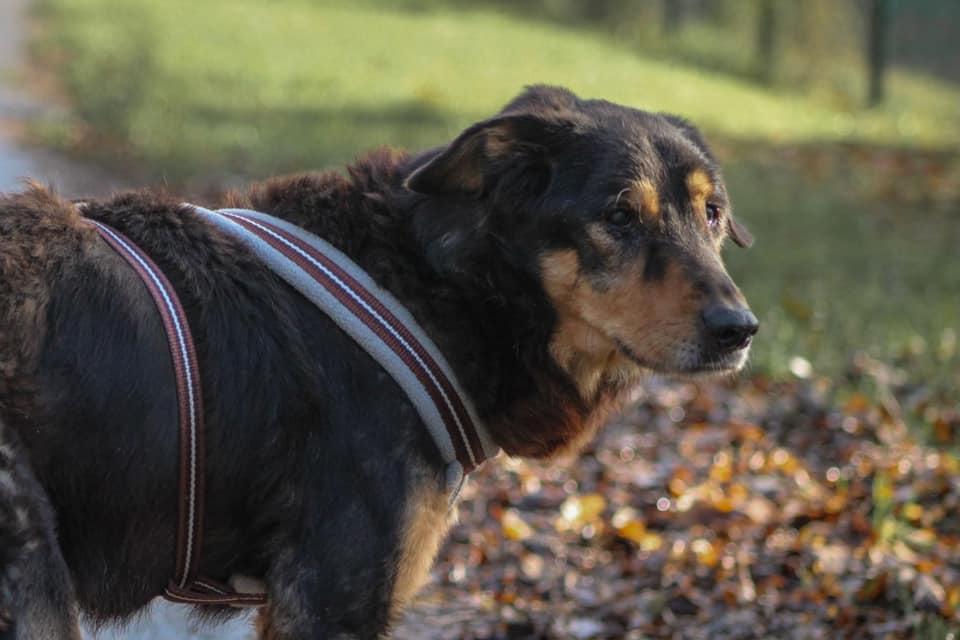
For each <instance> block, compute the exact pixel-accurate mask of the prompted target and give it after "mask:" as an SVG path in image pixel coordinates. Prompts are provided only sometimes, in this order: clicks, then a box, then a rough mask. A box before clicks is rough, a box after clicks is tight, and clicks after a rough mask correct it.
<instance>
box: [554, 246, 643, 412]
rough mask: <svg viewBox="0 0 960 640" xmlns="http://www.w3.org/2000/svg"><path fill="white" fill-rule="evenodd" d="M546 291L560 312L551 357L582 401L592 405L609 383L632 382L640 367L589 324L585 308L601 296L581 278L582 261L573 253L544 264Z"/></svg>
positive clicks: (557, 254)
mask: <svg viewBox="0 0 960 640" xmlns="http://www.w3.org/2000/svg"><path fill="white" fill-rule="evenodd" d="M541 272H542V273H543V280H544V288H545V289H546V290H547V294H548V295H549V296H550V299H551V300H552V301H553V303H554V306H555V307H556V310H557V315H558V320H557V326H556V327H555V328H554V332H553V336H551V339H550V355H552V356H553V359H554V361H555V362H556V363H557V364H558V365H559V366H560V367H561V368H562V369H563V370H564V371H566V372H567V374H568V375H569V376H570V377H571V379H572V380H573V382H574V384H575V385H576V387H577V390H578V391H579V392H580V397H581V398H583V399H584V400H587V401H592V400H593V398H594V396H595V395H596V393H597V391H598V389H599V388H600V386H601V385H602V383H603V382H604V381H605V380H610V379H613V378H620V377H623V378H628V377H630V376H631V375H632V373H633V372H634V371H635V370H636V366H635V365H634V364H633V363H632V362H630V361H629V360H627V359H626V358H625V357H624V356H623V355H622V354H620V352H619V350H618V348H617V345H616V343H615V342H614V341H613V340H612V339H611V338H610V336H608V335H607V334H606V333H604V332H603V331H602V330H601V329H600V328H598V326H597V325H593V324H591V323H589V322H587V321H585V317H586V312H585V309H584V308H583V306H584V305H585V304H592V302H593V300H594V297H595V296H596V295H598V294H595V292H593V290H592V288H591V287H590V284H589V283H588V282H586V281H585V280H583V279H582V278H581V277H580V261H579V260H578V258H577V254H576V252H575V251H573V250H572V249H570V250H565V251H558V252H555V253H551V254H547V255H546V256H544V257H543V258H542V260H541Z"/></svg>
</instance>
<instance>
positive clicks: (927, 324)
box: [0, 0, 960, 638]
mask: <svg viewBox="0 0 960 640" xmlns="http://www.w3.org/2000/svg"><path fill="white" fill-rule="evenodd" d="M3 4H4V6H3V8H2V9H0V11H2V12H3V15H0V18H3V19H2V20H0V25H3V26H0V36H3V37H0V42H2V43H3V46H2V48H0V67H3V68H4V69H5V73H4V75H3V77H2V81H3V83H4V86H3V88H2V89H0V188H3V189H12V188H15V187H16V179H17V177H18V176H21V175H32V176H33V177H36V178H39V179H41V180H46V181H49V182H52V183H53V184H54V185H55V186H57V187H58V188H59V189H60V190H61V192H63V193H65V194H66V195H69V196H74V197H85V196H89V195H98V194H104V193H108V192H109V191H110V190H112V189H114V188H117V187H119V186H124V185H132V184H136V185H146V184H153V185H158V184H159V185H164V186H166V187H167V188H170V189H174V190H180V191H183V192H184V193H187V194H190V195H191V196H194V197H196V198H198V199H201V200H202V198H204V197H206V196H208V195H211V194H215V193H217V192H218V191H220V190H222V189H224V188H226V187H229V186H232V185H236V184H238V183H241V182H244V181H246V180H249V179H253V178H259V177H264V176H268V175H274V174H279V173H283V172H288V171H302V170H315V169H323V168H328V167H335V166H340V165H342V164H343V163H345V162H349V161H350V160H351V159H352V158H354V157H355V156H356V155H357V154H358V153H360V152H362V151H363V150H365V149H370V148H372V147H376V146H378V145H384V144H388V145H393V146H399V147H409V148H413V149H420V148H425V147H429V146H434V145H437V144H441V143H443V142H444V141H446V140H449V139H450V138H451V137H452V136H454V135H455V134H456V133H457V132H458V131H460V130H461V129H463V128H464V127H466V126H468V125H469V124H470V123H472V122H474V121H476V120H479V119H482V118H485V117H488V116H490V115H491V114H493V113H495V112H496V111H497V110H498V109H499V108H500V107H501V106H502V105H503V104H504V103H505V102H507V101H508V100H509V99H510V98H511V97H512V96H513V95H515V94H516V93H517V92H519V91H520V90H521V88H522V87H523V86H524V85H526V84H531V83H552V84H559V85H564V86H566V87H569V88H570V89H572V90H573V91H575V92H577V93H578V94H580V95H581V96H584V97H598V98H605V99H608V100H611V101H615V102H621V103H624V104H628V105H631V106H635V107H638V108H642V109H646V110H651V111H667V112H671V113H676V114H679V115H682V116H684V117H686V118H689V119H690V120H692V121H693V122H694V123H696V124H697V125H698V126H700V127H701V128H702V129H703V130H704V131H705V133H706V135H707V137H708V140H709V141H710V142H711V144H712V145H713V146H714V147H715V149H716V151H717V153H718V155H719V157H720V159H721V161H722V164H723V166H724V169H725V173H726V178H727V181H728V183H729V189H730V192H731V196H732V200H733V203H734V207H735V210H736V212H737V214H738V215H739V217H740V218H741V219H742V220H744V221H745V222H746V223H747V225H748V226H749V227H750V228H751V229H752V230H753V232H754V234H755V235H756V236H757V243H756V245H755V247H754V248H753V249H751V250H749V251H738V250H735V249H733V248H732V249H729V250H728V251H727V259H728V262H729V265H730V269H731V271H732V273H733V275H734V277H735V279H736V280H737V282H738V283H739V284H740V286H741V288H742V289H743V290H744V292H745V293H746V295H747V297H748V299H749V300H750V302H751V305H752V306H753V308H754V310H755V311H756V312H757V315H758V317H760V319H761V324H762V328H761V333H760V334H759V336H758V338H757V340H756V342H755V347H754V351H753V356H752V361H751V365H750V368H749V370H748V371H747V372H745V373H744V374H743V375H742V376H740V378H739V379H738V380H737V381H727V382H724V383H719V384H696V385H691V384H686V383H676V382H669V381H654V382H652V383H651V385H650V388H649V389H648V390H647V393H646V395H644V396H643V397H640V398H638V401H639V405H638V406H637V408H636V409H631V410H630V411H629V412H628V413H627V414H625V415H624V416H623V417H622V418H621V419H619V420H618V421H617V423H616V424H614V425H612V426H611V428H610V429H609V430H608V431H607V432H606V433H605V434H604V435H603V436H602V438H601V439H600V441H598V443H597V444H596V445H595V448H594V449H592V450H591V451H590V452H588V455H587V456H586V457H585V458H584V459H583V460H581V461H580V462H574V461H567V462H566V463H565V464H564V465H562V466H563V470H558V468H557V466H556V465H534V464H527V463H521V462H513V461H510V462H508V463H506V464H503V465H500V466H499V467H497V468H495V469H487V470H485V471H483V472H481V474H480V477H479V478H478V480H477V482H475V483H473V485H472V487H473V489H472V490H471V491H470V492H468V494H467V496H466V500H465V501H464V503H463V506H462V511H461V513H462V518H461V520H462V522H463V524H461V525H460V527H458V528H457V530H455V532H454V535H453V536H452V540H451V543H450V544H449V545H448V547H447V549H446V550H445V552H444V556H443V557H442V558H441V561H440V563H439V564H438V567H437V570H436V571H435V572H434V582H433V584H432V585H431V587H430V588H429V589H428V590H427V592H426V593H425V595H424V596H423V598H422V601H421V605H419V607H418V608H417V609H415V610H414V612H413V614H412V615H411V616H409V617H408V619H407V621H406V622H405V625H406V626H404V627H402V628H401V634H400V635H401V636H402V635H403V633H408V634H409V635H408V636H405V637H411V638H412V637H421V638H431V637H451V638H458V637H477V638H481V637H483V638H494V637H511V638H513V637H517V638H519V637H577V638H581V637H582V638H593V637H598V638H600V637H604V638H605V637H633V638H641V637H661V636H662V637H711V638H725V637H742V638H748V637H778V638H786V637H894V638H900V637H903V638H913V637H922V638H948V637H950V638H956V637H960V635H958V634H960V631H958V629H960V622H958V621H960V617H958V614H957V607H958V606H960V578H958V576H960V560H958V558H960V521H958V511H960V502H958V495H960V480H958V478H960V463H958V458H957V454H958V447H960V392H958V389H960V353H958V345H957V340H958V336H957V332H958V331H960V257H958V247H960V3H958V2H957V1H956V0H913V1H907V0H527V1H525V2H511V1H510V0H446V1H444V0H393V1H389V0H270V1H266V0H204V1H203V2H196V1H195V0H163V1H159V0H157V1H152V0H36V1H34V2H30V1H28V0H3ZM638 425H639V428H638ZM753 427H756V428H757V431H752V430H751V429H752V428H753ZM691 434H693V435H691ZM691 437H693V438H694V440H693V441H691V442H689V443H687V446H688V447H689V448H688V449H686V450H684V449H683V446H684V444H683V443H684V442H686V438H691ZM638 438H639V440H638ZM757 456H759V457H757ZM488 466H490V465H488ZM492 486H496V487H498V489H497V492H496V494H495V495H494V494H492V493H491V487H492ZM664 501H666V502H664ZM758 505H759V506H758ZM697 509H701V511H697ZM702 509H708V510H712V511H709V513H707V512H703V511H702ZM558 513H559V514H560V515H558ZM691 513H696V514H698V516H697V517H692V516H690V515H689V514H691ZM731 514H733V515H731ZM734 516H742V520H738V519H737V518H735V517H734ZM856 516H859V519H858V517H856ZM685 518H686V519H685ZM711 518H715V519H711ZM704 523H708V524H709V526H704ZM478 532H480V533H478ZM478 536H479V538H478ZM778 536H779V537H778ZM491 548H492V549H495V551H491ZM481 549H483V551H481ZM745 549H746V551H745ZM597 567H605V568H604V569H603V570H602V571H601V570H600V569H598V568H597ZM770 567H773V568H772V569H771V568H770ZM597 571H601V573H602V574H603V575H602V576H599V577H598V576H596V575H595V573H596V572H597ZM603 572H607V573H603ZM611 572H612V573H611ZM650 576H655V578H656V579H655V580H653V581H652V582H650ZM638 581H639V582H638ZM611 585H613V586H611ZM618 585H619V586H618ZM778 594H779V595H778ZM618 602H629V605H616V603H618ZM618 607H619V608H618ZM737 616H739V617H737ZM718 621H719V622H718ZM708 623H709V624H708ZM714 623H716V624H720V625H721V626H719V627H717V626H714V627H711V626H709V625H710V624H714ZM418 624H419V625H422V626H417V625H418ZM778 624H780V625H782V628H780V627H777V626H776V625H778ZM723 625H726V626H723ZM818 625H819V626H818ZM838 629H840V630H842V632H837V633H840V635H833V634H834V631H830V630H838ZM143 633H147V632H143ZM157 633H160V632H157ZM182 633H185V632H182ZM444 633H445V634H447V635H443V634H444ZM670 634H674V635H673V636H671V635H670ZM676 634H679V635H676ZM697 634H700V635H697ZM703 634H706V635H703ZM738 634H739V635H738ZM818 634H826V635H818ZM844 634H846V635H844ZM118 637H123V636H118ZM138 637H139V636H138ZM144 637H147V636H144ZM151 637H154V636H151ZM155 637H161V636H155ZM163 637H166V636H163ZM211 637H221V636H217V635H214V636H211Z"/></svg>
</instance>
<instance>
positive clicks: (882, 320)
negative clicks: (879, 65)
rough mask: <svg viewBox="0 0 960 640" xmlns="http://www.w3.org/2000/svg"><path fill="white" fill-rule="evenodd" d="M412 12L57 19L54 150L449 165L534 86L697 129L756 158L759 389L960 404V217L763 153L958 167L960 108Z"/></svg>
mask: <svg viewBox="0 0 960 640" xmlns="http://www.w3.org/2000/svg"><path fill="white" fill-rule="evenodd" d="M409 6H410V3H402V2H398V3H388V2H375V1H374V0H364V1H363V2H348V1H346V0H327V1H322V0H310V1H308V0H272V1H271V2H263V1H261V0H229V1H228V0H205V1H204V2H196V1H195V0H165V1H163V2H160V1H152V0H42V2H41V5H40V12H39V16H40V26H41V30H40V33H41V36H40V38H39V40H38V42H37V46H36V50H37V52H38V56H39V59H40V60H41V61H44V60H45V61H46V64H47V66H48V68H52V69H54V70H55V73H56V74H57V75H58V77H59V78H60V79H61V83H62V85H63V87H64V88H65V89H66V93H67V96H68V99H69V100H70V101H71V106H72V108H73V110H72V111H73V114H74V116H75V117H74V119H72V120H71V121H69V122H68V123H67V124H66V125H65V126H60V125H57V126H55V127H53V128H48V129H47V130H46V135H47V137H48V139H49V140H54V141H56V142H58V143H59V144H63V145H65V146H75V147H78V148H79V150H80V151H81V152H85V153H93V154H96V153H98V152H99V153H100V154H101V155H102V156H109V157H111V158H116V157H117V154H118V153H122V154H123V157H125V158H132V159H133V160H134V161H137V162H138V164H140V165H144V166H146V167H148V168H149V170H150V172H151V175H154V176H156V178H157V179H170V180H173V181H176V180H179V179H183V178H185V177H188V176H211V175H212V176H224V175H229V174H240V175H244V176H258V175H266V174H276V173H281V172H285V171H290V170H297V169H310V168H317V167H325V166H330V165H335V164H340V163H342V162H344V161H347V160H349V159H351V158H352V157H354V156H355V155H356V154H357V153H358V152H360V151H361V150H363V149H367V148H371V147H374V146H378V145H381V144H392V145H396V146H403V147H412V148H424V147H428V146H432V145H435V144H439V143H441V142H442V141H444V140H447V139H449V138H450V137H451V136H452V135H454V134H455V133H456V132H457V131H459V130H460V129H462V128H463V127H465V126H467V125H468V124H470V123H471V122H473V121H476V120H477V119H480V118H484V117H487V116H489V115H491V114H493V113H494V112H496V111H497V110H498V109H499V108H500V107H501V106H502V105H503V104H504V103H505V102H506V101H507V100H509V99H510V98H511V97H512V96H513V95H514V94H515V93H516V92H518V91H519V90H520V89H521V88H522V87H523V86H524V85H525V84H529V83H533V82H546V83H556V84H561V85H565V86H568V87H570V88H571V89H573V90H574V91H576V92H578V93H580V94H581V95H584V96H593V97H603V98H607V99H610V100H614V101H618V102H623V103H627V104H631V105H635V106H638V107H641V108H645V109H649V110H662V111H669V112H674V113H679V114H682V115H684V116H686V117H688V118H690V119H691V120H693V121H694V122H696V123H697V124H699V125H700V126H701V127H703V128H704V129H706V130H707V132H708V133H709V134H710V135H711V137H713V138H714V139H721V140H723V139H726V140H740V141H742V140H745V139H746V140H752V141H754V142H752V143H749V144H746V143H743V142H739V143H738V144H737V145H735V146H734V151H733V152H730V153H726V154H725V158H724V160H725V165H726V168H727V176H728V178H729V181H730V186H731V192H732V194H733V199H734V202H735V205H736V207H737V209H738V211H739V212H740V215H741V216H742V217H743V218H744V219H745V220H746V221H747V222H748V223H749V224H750V225H751V226H752V227H753V229H754V231H755V232H756V235H757V236H758V239H759V241H758V243H757V246H756V247H755V248H754V249H753V250H751V251H749V252H740V251H736V250H734V249H731V250H729V251H728V255H729V259H730V261H731V263H732V270H733V271H734V273H735V274H736V276H737V278H738V281H739V282H740V283H741V284H742V287H743V289H744V290H745V292H746V293H747V294H748V296H749V297H750V299H751V301H752V303H753V305H754V307H755V308H756V309H757V311H758V315H759V316H760V317H761V320H762V321H763V328H762V331H761V333H760V335H759V336H758V339H757V342H756V348H755V357H754V365H753V366H754V367H755V370H769V371H773V372H776V373H785V372H786V371H787V370H788V365H789V363H790V361H791V359H792V358H794V357H797V356H800V357H804V358H807V359H808V360H810V361H811V362H812V363H813V369H814V372H815V373H837V372H840V371H843V369H844V367H845V365H846V363H847V362H848V361H849V358H850V354H851V353H852V352H853V351H856V350H865V351H867V352H869V353H871V354H872V355H874V356H875V357H879V358H883V359H896V358H900V357H901V356H905V357H907V364H909V366H911V367H912V368H913V369H914V370H916V371H922V372H923V374H922V375H923V376H924V377H925V378H926V379H933V380H935V381H937V382H939V383H942V384H944V385H948V386H949V385H950V384H960V381H957V380H956V376H957V375H958V374H957V370H958V369H960V366H957V365H958V361H960V360H958V356H957V355H956V353H955V351H956V350H955V349H954V350H953V352H950V353H947V351H949V350H943V349H941V346H942V343H948V342H949V340H950V336H951V335H954V336H955V335H956V333H957V332H960V320H958V311H957V304H958V303H957V300H958V298H960V260H957V258H956V247H957V246H960V223H958V221H957V219H956V216H955V215H952V214H950V213H943V212H942V211H941V213H939V214H936V215H935V214H933V213H931V211H930V210H929V208H928V207H925V206H924V205H922V204H917V203H916V202H915V203H914V204H912V205H909V206H902V205H898V204H893V203H888V202H886V201H885V200H884V199H883V198H879V197H878V198H873V199H872V200H869V201H867V200H864V199H862V198H859V197H858V191H857V185H856V184H855V183H856V182H857V181H858V180H860V179H861V178H862V177H864V176H866V177H869V175H870V173H871V169H870V168H869V167H863V168H861V169H859V171H860V173H859V174H857V171H858V169H857V168H856V167H852V168H851V169H850V172H852V174H850V175H846V176H839V175H829V174H827V175H816V176H807V175H802V171H800V170H799V169H798V168H797V167H796V166H794V165H791V164H789V163H785V162H781V161H780V160H778V159H777V156H776V154H767V155H765V156H761V157H759V158H758V157H754V154H753V148H754V147H758V148H759V147H763V148H767V149H770V148H774V147H777V145H788V146H789V145H795V144H819V143H824V142H829V143H835V142H838V141H850V140H853V141H857V142H858V144H861V145H864V146H869V147H879V146H889V145H892V146H904V147H912V148H947V149H950V148H953V149H956V148H958V146H960V107H958V105H960V91H958V90H957V89H956V88H951V87H949V86H946V85H944V84H942V83H938V82H936V81H933V80H929V79H926V78H923V77H919V76H916V75H910V74H906V73H903V72H899V71H894V72H893V73H891V75H890V77H889V100H888V103H887V104H886V105H885V106H884V107H882V108H878V109H873V110H861V109H859V108H858V107H856V106H855V105H856V100H853V99H847V98H849V96H853V95H857V94H858V92H859V91H860V89H859V88H857V87H855V86H853V85H851V88H850V90H849V91H847V90H846V89H844V90H843V91H842V92H841V93H843V95H839V94H836V93H832V94H831V93H825V92H824V91H823V90H817V91H816V92H815V93H814V94H813V95H806V94H804V93H803V92H801V91H799V90H794V89H791V88H790V87H780V88H778V89H777V90H776V91H770V90H766V89H764V88H762V87H760V86H758V85H757V84H755V83H752V82H750V81H749V80H747V79H739V78H737V77H735V76H733V75H725V74H723V73H721V72H719V71H711V70H706V69H702V68H696V67H693V66H686V65H681V64H678V63H672V62H669V61H668V59H667V58H665V57H664V56H661V55H656V56H652V57H651V56H650V55H649V54H643V53H642V52H641V51H638V47H637V46H636V44H635V43H633V44H631V43H630V42H624V41H622V40H620V41H615V40H614V39H605V38H604V37H603V36H602V35H601V34H599V33H597V32H588V31H577V30H574V29H572V28H570V27H563V26H558V25H555V24H549V23H546V22H532V21H527V20H523V19H520V18H517V17H510V16H505V15H501V14H498V13H496V12H493V11H491V10H467V9H462V10H458V9H451V8H447V9H439V10H436V11H416V10H413V9H410V8H409ZM404 7H408V8H406V9H405V8H404ZM691 34H692V36H694V37H698V34H697V32H696V31H695V30H694V31H691ZM728 44H729V43H728ZM731 46H732V45H731ZM731 51H732V49H731ZM719 54H722V51H720V52H719ZM719 54H718V55H719ZM730 55H733V54H730ZM744 64H746V62H744ZM851 82H852V80H851ZM844 96H847V98H845V97H844ZM118 150H119V151H118ZM952 175H954V176H955V174H952ZM858 176H859V177H858ZM912 179H913V178H912V177H911V176H909V175H906V176H903V177H902V180H903V181H904V182H906V181H910V180H912ZM948 179H950V180H953V179H955V177H954V178H948ZM890 187H891V188H894V189H896V188H899V186H898V185H896V184H891V185H890ZM952 211H955V207H954V209H952ZM951 332H953V333H952V334H951Z"/></svg>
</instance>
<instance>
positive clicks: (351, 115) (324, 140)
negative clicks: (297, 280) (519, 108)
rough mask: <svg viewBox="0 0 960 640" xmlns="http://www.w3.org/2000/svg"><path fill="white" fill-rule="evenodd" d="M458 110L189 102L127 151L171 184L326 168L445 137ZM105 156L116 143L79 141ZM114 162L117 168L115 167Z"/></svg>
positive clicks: (409, 104) (411, 104) (412, 104)
mask: <svg viewBox="0 0 960 640" xmlns="http://www.w3.org/2000/svg"><path fill="white" fill-rule="evenodd" d="M461 120H462V114H457V113H455V112H451V111H447V110H444V109H440V108H437V107H435V106H433V105H431V104H428V103H425V102H423V101H419V100H409V101H403V102H396V103H392V104H388V105H384V106H382V107H377V108H372V107H370V106H366V105H364V106H350V105H346V106H342V107H340V106H331V107H322V108H316V107H301V106H294V105H283V106H269V107H267V106H234V105H227V106H224V107H222V108H221V107H216V106H206V105H204V106H196V107H192V108H185V109H182V110H181V111H179V112H176V113H175V114H171V117H170V121H169V124H168V126H167V127H166V128H165V129H164V131H146V132H143V131H141V132H139V134H140V135H138V136H135V137H134V138H133V139H134V140H135V142H134V143H133V146H132V148H130V149H129V150H128V154H127V156H128V158H130V159H133V160H134V161H137V162H140V163H145V164H146V168H147V170H148V171H151V172H154V173H155V174H157V175H162V176H163V178H164V179H165V180H166V181H168V182H171V183H178V182H196V181H197V180H198V178H199V179H202V180H203V181H204V182H216V181H217V180H220V179H223V178H226V177H232V178H256V177H262V176H266V175H273V174H278V173H284V172H290V171H304V170H311V169H318V168H326V167H332V166H336V165H342V164H343V163H345V162H349V161H351V160H352V159H354V158H355V157H357V155H358V154H362V153H364V152H366V151H368V150H371V149H374V148H377V147H382V146H392V147H398V148H406V149H411V150H419V149H424V148H429V147H432V146H436V145H438V144H441V143H443V142H444V141H446V140H449V139H450V137H451V136H452V135H453V134H455V133H456V131H457V127H458V124H460V122H461ZM81 144H82V145H83V146H84V148H81V149H77V151H79V152H81V153H84V154H87V155H89V154H91V153H92V154H94V155H101V153H100V151H102V159H103V160H104V161H105V162H109V160H110V158H111V157H112V158H114V159H115V158H117V157H118V154H117V150H116V149H114V148H104V149H102V150H98V145H97V142H96V140H90V141H85V142H83V143H81ZM118 169H122V167H118Z"/></svg>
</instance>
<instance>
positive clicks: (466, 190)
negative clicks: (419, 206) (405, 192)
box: [403, 113, 563, 197]
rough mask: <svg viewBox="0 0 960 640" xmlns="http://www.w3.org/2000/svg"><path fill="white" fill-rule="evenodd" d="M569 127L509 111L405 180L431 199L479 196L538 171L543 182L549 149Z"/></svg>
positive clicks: (466, 134) (457, 141) (472, 129)
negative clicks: (510, 178) (505, 179)
mask: <svg viewBox="0 0 960 640" xmlns="http://www.w3.org/2000/svg"><path fill="white" fill-rule="evenodd" d="M562 128H563V124H562V123H561V122H558V121H556V120H554V119H548V118H545V117H542V116H540V115H536V114H531V113H505V114H502V115H499V116H496V117H494V118H491V119H490V120H485V121H483V122H479V123H477V124H475V125H473V126H471V127H470V128H468V129H467V130H466V131H464V132H463V133H461V134H460V135H459V136H457V138H456V139H455V140H454V141H453V142H451V143H450V145H449V146H447V147H446V148H445V149H443V150H442V151H441V152H440V153H439V154H438V155H436V156H434V157H433V158H432V159H430V160H428V161H427V162H426V163H425V164H423V165H422V166H420V167H418V168H417V169H415V170H414V171H413V172H412V173H411V174H410V175H409V176H407V179H406V180H405V181H404V183H403V184H404V186H405V187H406V188H407V189H410V190H411V191H415V192H417V193H423V194H428V195H447V196H467V197H470V196H473V197H479V196H480V195H481V194H483V193H484V191H485V190H486V189H487V188H488V187H490V186H491V184H492V183H493V182H494V181H496V180H497V179H499V178H501V177H503V176H504V175H506V174H516V173H517V172H518V171H519V172H520V173H524V172H528V173H529V172H530V171H531V170H534V169H539V171H533V173H535V174H537V175H538V176H539V177H538V182H539V183H543V180H542V178H543V172H544V171H548V170H549V166H548V161H547V153H548V151H547V149H548V146H549V144H550V141H551V140H553V139H554V138H555V136H556V135H557V134H558V133H559V132H560V131H561V130H562Z"/></svg>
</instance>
